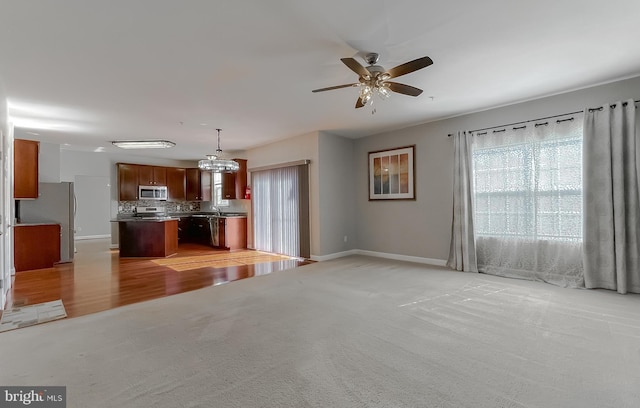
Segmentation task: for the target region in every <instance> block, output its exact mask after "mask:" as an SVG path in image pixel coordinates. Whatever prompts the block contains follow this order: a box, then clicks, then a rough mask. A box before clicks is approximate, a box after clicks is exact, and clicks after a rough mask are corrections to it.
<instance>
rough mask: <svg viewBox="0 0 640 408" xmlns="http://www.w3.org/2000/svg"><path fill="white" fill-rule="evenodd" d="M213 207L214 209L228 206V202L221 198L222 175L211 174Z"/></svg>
mask: <svg viewBox="0 0 640 408" xmlns="http://www.w3.org/2000/svg"><path fill="white" fill-rule="evenodd" d="M213 205H214V206H216V207H228V206H229V200H224V199H223V198H222V173H213Z"/></svg>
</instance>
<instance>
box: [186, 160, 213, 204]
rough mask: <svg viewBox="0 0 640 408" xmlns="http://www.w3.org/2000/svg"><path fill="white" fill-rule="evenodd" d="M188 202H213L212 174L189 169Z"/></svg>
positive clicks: (187, 181)
mask: <svg viewBox="0 0 640 408" xmlns="http://www.w3.org/2000/svg"><path fill="white" fill-rule="evenodd" d="M186 172H187V177H186V184H187V201H211V200H212V194H211V192H212V190H211V172H209V171H201V170H200V169H196V168H193V169H187V170H186Z"/></svg>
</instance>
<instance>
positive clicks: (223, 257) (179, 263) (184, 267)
mask: <svg viewBox="0 0 640 408" xmlns="http://www.w3.org/2000/svg"><path fill="white" fill-rule="evenodd" d="M289 260H296V258H292V257H290V256H285V255H276V254H271V253H268V252H260V251H253V250H246V251H238V252H222V253H216V254H211V255H199V256H184V257H176V258H168V259H154V260H153V261H151V262H153V263H155V264H157V265H161V266H166V267H168V268H171V269H173V270H174V271H178V272H183V271H189V270H193V269H199V268H207V267H209V268H227V267H229V266H243V265H254V264H258V263H266V262H278V261H289Z"/></svg>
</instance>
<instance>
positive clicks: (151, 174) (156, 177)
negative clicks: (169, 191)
mask: <svg viewBox="0 0 640 408" xmlns="http://www.w3.org/2000/svg"><path fill="white" fill-rule="evenodd" d="M138 184H139V185H141V186H166V185H167V168H166V167H157V166H142V165H139V166H138Z"/></svg>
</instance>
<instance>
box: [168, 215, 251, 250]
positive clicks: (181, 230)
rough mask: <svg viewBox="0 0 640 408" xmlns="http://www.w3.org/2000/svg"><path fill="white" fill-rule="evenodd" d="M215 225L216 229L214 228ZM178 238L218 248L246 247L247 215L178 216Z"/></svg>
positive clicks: (180, 240) (184, 241)
mask: <svg viewBox="0 0 640 408" xmlns="http://www.w3.org/2000/svg"><path fill="white" fill-rule="evenodd" d="M216 227H217V229H216ZM178 240H179V242H180V243H181V244H183V243H186V242H194V243H198V244H203V245H209V246H212V247H214V248H220V249H231V250H233V249H243V248H246V247H247V217H211V218H210V217H198V216H186V217H180V221H179V223H178Z"/></svg>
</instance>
